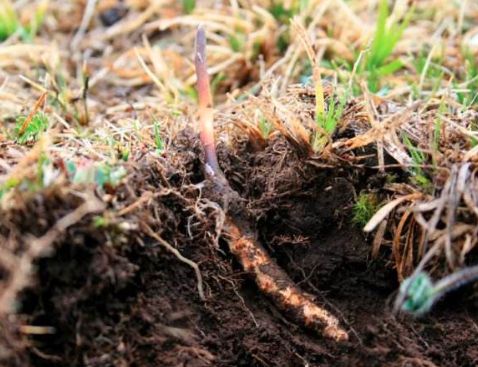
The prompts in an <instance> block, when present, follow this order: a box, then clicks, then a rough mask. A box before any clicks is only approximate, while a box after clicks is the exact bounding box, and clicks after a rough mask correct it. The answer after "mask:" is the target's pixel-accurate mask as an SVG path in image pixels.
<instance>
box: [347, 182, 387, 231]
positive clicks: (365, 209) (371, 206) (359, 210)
mask: <svg viewBox="0 0 478 367" xmlns="http://www.w3.org/2000/svg"><path fill="white" fill-rule="evenodd" d="M380 206H381V203H380V201H379V200H378V197H377V195H376V194H374V193H370V192H365V191H363V192H361V193H360V195H359V196H358V198H357V201H356V202H355V203H354V205H353V217H352V222H353V223H355V224H357V225H358V226H359V227H361V228H363V227H364V226H365V225H366V224H367V223H368V222H369V220H370V219H372V217H373V216H374V214H375V213H376V212H377V211H378V210H379V209H380Z"/></svg>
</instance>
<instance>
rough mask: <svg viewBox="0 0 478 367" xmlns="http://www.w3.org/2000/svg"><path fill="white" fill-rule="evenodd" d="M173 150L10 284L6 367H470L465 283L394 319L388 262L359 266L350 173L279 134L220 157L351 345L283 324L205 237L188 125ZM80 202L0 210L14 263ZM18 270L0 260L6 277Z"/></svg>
mask: <svg viewBox="0 0 478 367" xmlns="http://www.w3.org/2000/svg"><path fill="white" fill-rule="evenodd" d="M176 144H177V146H176V147H175V149H174V152H175V153H174V155H170V156H168V157H167V159H163V157H161V156H157V155H153V154H147V155H145V156H142V157H141V156H138V157H135V158H134V160H133V162H134V163H131V164H129V165H127V171H128V177H127V180H126V182H124V183H123V184H122V185H121V186H120V187H118V188H116V189H111V190H110V192H109V193H106V192H104V191H103V190H96V195H95V196H96V197H97V198H101V200H102V201H103V202H105V203H106V208H105V209H104V210H103V211H102V212H100V213H92V214H87V215H85V216H84V217H82V218H81V219H79V220H78V221H76V222H75V223H74V224H72V225H71V226H70V227H68V228H67V229H66V230H65V231H62V232H61V233H58V235H57V237H55V239H54V241H53V242H52V243H51V244H50V245H51V247H52V248H53V249H54V250H53V251H52V252H51V255H50V256H46V257H45V256H41V257H40V258H39V259H37V260H34V266H35V269H36V272H35V274H36V275H35V277H34V279H35V280H34V283H33V286H32V287H29V288H27V289H26V290H24V291H22V292H21V293H20V295H19V297H18V300H19V303H18V305H17V308H18V309H17V310H18V313H17V315H16V316H11V317H9V318H6V319H3V320H2V332H1V339H0V340H1V341H2V357H3V360H4V365H10V366H66V365H68V366H207V365H214V366H305V365H309V366H331V365H334V366H434V365H436V366H440V365H446V366H473V365H475V364H476V363H477V362H478V354H477V353H476V348H475V346H476V343H475V342H474V335H476V332H477V331H476V324H475V322H476V320H477V319H478V312H477V311H478V309H477V307H476V305H475V304H473V302H470V301H467V300H466V299H465V297H466V294H467V293H466V292H463V293H460V294H458V295H457V296H456V297H454V298H453V302H459V304H461V305H463V306H462V307H456V304H455V305H454V307H450V303H452V301H448V302H447V303H444V304H442V305H441V306H440V307H438V309H437V312H435V313H434V314H433V315H432V316H429V317H426V318H425V319H421V320H416V321H414V320H410V319H406V320H402V319H400V320H396V319H394V318H393V317H391V316H390V309H389V307H388V304H389V301H390V296H391V295H392V294H393V292H394V290H395V289H396V287H397V280H396V275H395V272H394V271H393V270H392V269H389V268H387V267H386V264H385V262H383V261H371V260H370V258H369V255H370V244H369V242H368V241H367V240H366V239H365V238H364V236H363V234H362V233H361V232H360V230H359V229H358V228H357V226H354V225H351V222H350V221H351V210H350V208H351V206H350V204H351V202H353V198H354V193H355V190H357V189H359V188H360V187H356V185H354V182H355V181H352V180H351V179H350V172H348V171H347V169H339V170H324V169H321V168H317V167H315V166H313V165H310V164H307V163H305V162H303V161H301V160H300V158H298V157H296V156H295V155H294V153H293V152H292V151H291V150H290V148H288V144H287V143H286V142H285V141H284V140H283V139H280V138H278V139H275V140H272V141H271V142H270V144H269V145H268V147H266V149H265V150H264V151H262V152H253V153H251V149H250V147H247V145H244V146H243V149H242V150H240V151H238V152H237V153H235V154H232V153H231V152H227V150H225V149H222V150H221V154H220V155H221V156H222V157H223V158H225V159H224V160H222V159H221V161H223V162H225V163H224V170H225V172H226V174H227V175H228V176H229V178H230V180H231V182H232V183H233V184H234V185H235V187H236V188H237V189H238V190H239V191H240V193H241V195H242V196H243V198H244V199H245V200H246V201H247V207H248V208H249V210H250V212H251V213H253V215H254V216H255V218H256V219H257V220H256V225H257V229H258V231H259V233H260V235H261V240H262V242H263V243H264V244H266V246H267V249H268V251H269V252H270V253H271V255H272V256H273V257H274V258H275V259H276V260H277V262H278V263H279V265H280V266H282V267H283V268H284V269H285V271H286V272H287V273H288V275H289V276H290V277H291V278H292V279H293V281H294V282H296V283H297V284H298V285H299V286H300V287H302V289H304V290H305V291H306V292H307V294H308V296H310V297H311V299H315V301H316V302H317V303H318V304H320V305H323V306H324V307H325V308H326V309H329V310H330V311H331V312H333V313H334V314H336V315H338V316H339V318H340V321H341V323H342V324H343V325H344V326H345V327H346V328H347V329H348V330H350V335H351V338H350V341H349V342H346V343H340V344H336V343H334V342H332V341H329V340H326V339H323V338H321V337H319V336H317V335H316V334H314V333H313V332H311V331H307V330H304V329H303V328H301V327H300V326H297V325H295V324H294V323H292V322H291V321H290V320H289V319H288V318H287V317H285V316H284V315H283V314H282V313H281V312H279V311H278V310H277V309H276V308H275V306H273V304H272V303H271V302H270V300H268V299H266V298H264V297H263V296H262V295H261V294H260V293H259V292H258V291H257V288H256V286H255V285H254V284H253V282H252V281H251V280H250V279H249V277H248V276H247V274H244V273H243V272H242V271H241V270H240V266H239V264H237V263H236V261H235V260H233V259H232V258H231V255H230V254H229V252H228V250H227V247H226V246H225V245H224V244H223V243H222V240H220V241H219V242H218V243H217V246H218V247H216V246H215V241H214V233H215V230H216V216H217V212H216V211H215V208H214V205H212V203H210V202H208V201H207V200H206V199H204V198H202V197H201V190H200V187H201V181H202V179H203V176H202V171H201V169H200V167H201V165H202V163H201V159H200V155H199V154H198V151H199V150H198V144H197V140H196V139H195V138H194V137H193V136H192V135H191V134H190V133H184V134H182V135H181V136H180V138H178V139H177V143H176ZM251 154H254V157H255V158H253V159H252V156H251ZM244 162H249V163H248V164H247V165H244V164H242V163H244ZM364 180H365V179H364ZM364 180H362V185H363V184H364V182H366V180H365V181H364ZM84 201H85V198H84V197H82V196H81V195H78V194H77V193H75V187H74V186H73V185H65V186H63V187H62V188H61V189H60V188H58V187H57V188H55V189H50V190H49V191H44V192H40V193H38V194H36V195H33V196H32V197H30V198H27V199H25V201H24V203H23V205H21V206H17V207H16V209H12V210H10V211H6V212H4V213H3V215H2V217H1V220H0V233H1V234H2V236H3V238H8V239H10V243H11V244H12V246H13V245H15V246H16V248H15V249H13V250H12V253H14V254H15V256H17V257H19V258H21V256H22V253H24V252H25V251H26V249H27V247H28V244H29V243H31V242H28V241H31V237H30V236H34V237H35V238H37V239H38V238H43V237H41V236H45V234H46V233H47V232H48V231H49V229H51V228H52V227H53V226H54V225H55V223H58V221H59V220H61V218H64V217H65V216H67V215H68V213H71V212H72V211H75V210H76V209H77V208H78V207H79V206H81V205H82V203H84ZM114 212H116V213H120V215H113V213H114ZM39 218H40V220H39ZM100 218H102V219H100ZM37 223H38V225H37ZM149 231H153V232H154V233H156V234H157V236H159V237H160V238H161V239H162V240H164V241H166V242H167V243H169V244H171V245H172V246H174V247H175V248H177V249H178V250H179V251H180V253H181V254H182V255H183V256H184V257H185V258H187V259H189V260H191V261H193V262H195V263H196V264H198V265H199V268H200V271H201V275H202V280H203V282H204V290H205V294H206V300H201V298H200V296H199V293H198V280H197V278H196V274H195V272H194V270H193V269H192V268H191V267H190V266H188V265H187V264H185V263H184V262H181V261H179V259H178V258H177V257H176V256H175V255H173V254H172V253H171V252H169V251H168V250H167V249H165V247H164V246H162V245H161V243H160V242H158V241H157V238H156V239H155V238H153V237H152V236H151V235H150V232H149ZM13 271H14V269H10V270H8V269H3V268H2V279H3V283H4V284H5V285H6V286H8V284H9V283H8V281H9V279H11V273H12V272H13ZM5 285H4V286H5ZM45 325H48V326H49V328H45V327H44V326H45ZM35 327H36V328H35ZM51 327H53V328H54V330H52V329H51ZM457 328H459V330H460V331H459V332H458V330H457ZM450 330H454V332H453V333H450V332H449V331H450Z"/></svg>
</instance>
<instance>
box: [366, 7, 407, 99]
mask: <svg viewBox="0 0 478 367" xmlns="http://www.w3.org/2000/svg"><path fill="white" fill-rule="evenodd" d="M413 10H414V6H412V7H411V8H410V10H409V11H408V13H407V14H406V16H405V19H404V20H403V21H402V22H400V21H398V20H395V19H394V20H393V21H392V22H389V21H388V19H389V16H390V11H389V8H388V1H387V0H381V1H380V3H379V9H378V21H377V28H376V30H375V34H374V38H373V42H372V45H371V47H370V50H369V52H368V53H367V57H366V59H365V68H366V71H367V72H368V78H369V79H368V80H369V82H368V87H369V89H370V90H371V91H372V92H377V91H378V89H379V81H380V77H383V76H386V75H390V74H393V73H394V72H396V71H397V70H400V69H401V68H402V67H403V63H402V61H400V60H393V61H390V62H388V63H387V59H388V58H389V57H390V55H391V54H392V53H393V50H394V49H395V46H396V45H397V43H398V41H400V39H401V38H402V34H403V31H404V30H405V28H406V27H407V26H408V24H409V23H410V20H411V18H412V15H413ZM387 23H388V24H387Z"/></svg>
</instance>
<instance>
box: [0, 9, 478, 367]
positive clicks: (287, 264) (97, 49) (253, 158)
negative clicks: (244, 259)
mask: <svg viewBox="0 0 478 367" xmlns="http://www.w3.org/2000/svg"><path fill="white" fill-rule="evenodd" d="M39 3H41V2H38V1H26V2H21V1H19V2H14V8H15V9H16V10H17V11H18V12H19V18H20V19H21V20H22V21H24V22H27V20H28V19H30V18H31V17H32V14H34V9H35V6H37V5H38V4H39ZM44 3H45V2H44ZM93 3H95V2H93V1H82V0H78V1H71V2H63V1H53V0H52V1H51V3H50V4H49V11H48V12H47V14H46V15H45V20H44V24H43V25H42V27H40V29H39V31H38V33H37V34H36V35H33V36H31V37H30V38H28V37H27V38H23V37H24V36H21V35H20V34H19V33H14V34H13V35H10V36H9V37H8V38H7V39H6V40H4V41H3V43H2V44H0V119H1V123H2V127H1V130H0V174H1V176H0V204H1V205H0V361H1V363H0V364H1V365H2V366H3V365H5V366H25V367H30V366H31V367H33V366H34V367H59V366H87V367H94V366H98V367H99V366H101V367H107V366H115V367H116V366H120V367H127V366H166V367H176V366H177V367H179V366H182V367H194V366H197V367H199V366H243V367H246V366H284V367H288V366H358V367H359V366H364V367H365V366H366V367H373V366H377V367H381V366H392V367H393V366H396V367H398V366H401V367H418V366H426V367H431V366H447V367H448V366H450V367H453V366H463V367H466V366H476V365H478V299H477V294H478V292H477V288H476V286H473V285H468V286H466V287H464V288H462V289H460V290H459V291H456V292H454V293H451V294H450V295H449V296H448V297H446V298H445V299H444V300H443V301H441V302H439V303H438V304H437V305H436V307H435V308H434V309H433V311H432V312H431V313H430V314H429V315H427V316H425V317H423V318H420V319H414V318H411V317H409V316H406V315H403V314H400V315H397V316H394V315H393V313H392V308H393V302H394V299H395V296H396V293H397V289H398V287H399V284H400V281H401V280H403V278H405V277H407V276H409V275H410V274H411V272H412V270H413V268H415V267H416V266H417V265H418V263H419V262H420V260H421V259H422V257H423V254H424V250H423V249H424V247H422V246H426V244H424V243H425V242H426V241H424V240H423V238H424V237H425V234H427V235H428V241H429V245H430V246H429V247H428V249H429V248H430V247H432V246H431V245H432V244H433V243H441V242H440V241H442V240H443V239H444V238H445V237H446V236H447V235H448V232H447V229H450V228H451V229H450V233H451V232H452V234H450V246H451V255H454V257H453V256H452V257H450V252H448V253H446V251H447V250H449V248H446V249H445V250H444V251H440V252H439V253H437V254H436V256H434V257H433V259H432V260H430V262H429V263H428V264H427V267H426V269H427V270H429V272H430V273H431V274H433V276H435V277H436V278H439V277H442V276H444V275H446V274H449V273H450V272H452V271H453V270H456V269H457V268H460V267H462V266H465V265H473V264H476V263H477V252H476V248H475V245H476V243H477V234H476V226H477V218H478V215H477V214H476V213H478V210H477V207H478V179H477V169H476V167H477V166H478V163H477V157H476V153H477V152H476V149H475V148H476V139H478V136H477V134H476V131H475V130H476V121H477V116H478V114H477V112H476V103H470V100H469V99H468V100H467V99H466V98H469V97H470V98H476V96H477V95H478V94H475V95H473V94H472V93H476V91H477V90H478V87H476V79H477V78H478V67H477V66H476V65H477V64H476V63H475V64H473V65H475V66H473V65H471V61H470V60H471V59H469V58H468V57H469V54H466V55H465V53H464V51H463V50H464V47H465V46H467V47H469V50H471V51H470V52H471V54H472V55H476V52H477V51H478V50H477V48H478V47H476V34H478V29H477V27H476V19H478V9H477V8H476V4H475V3H474V2H473V1H469V2H468V3H467V2H463V3H461V2H453V1H441V0H435V1H419V2H416V6H417V9H416V10H415V12H416V13H414V17H413V19H412V21H411V23H410V25H409V27H407V29H406V31H405V33H404V36H403V39H402V41H401V42H400V43H398V45H397V49H396V50H395V51H394V53H393V54H391V56H389V59H390V60H392V59H395V58H396V59H398V58H399V57H400V58H401V60H402V61H403V65H402V66H401V68H400V69H399V70H397V71H396V72H395V73H385V75H384V76H383V79H380V81H379V88H378V90H377V91H373V92H370V90H369V89H368V88H369V87H372V86H373V83H372V82H374V81H373V80H372V79H373V78H372V79H370V75H369V74H367V71H363V70H359V69H357V70H355V71H353V70H352V69H353V65H354V62H358V61H357V57H359V54H360V51H363V50H364V49H365V48H366V46H367V43H368V42H369V39H370V37H371V36H373V31H374V29H375V28H374V26H375V23H376V20H377V16H378V15H377V13H378V12H379V10H378V8H379V1H372V0H371V1H368V0H367V1H366V0H351V1H316V2H313V1H311V2H307V1H306V2H300V3H301V4H302V5H301V6H299V5H298V4H297V2H294V1H292V2H287V1H285V2H284V3H283V4H282V3H280V4H279V3H274V4H276V5H274V4H273V3H269V2H268V1H258V2H257V4H256V3H249V2H248V1H239V2H237V3H236V2H234V1H232V2H230V3H229V2H219V1H204V2H201V1H198V3H197V4H196V8H195V10H194V11H193V12H192V13H191V14H190V15H187V14H186V13H187V12H188V11H189V10H188V11H187V10H186V9H185V8H184V6H186V5H185V4H186V3H188V4H189V2H187V1H184V2H174V1H164V2H162V1H146V0H144V1H139V0H138V1H119V2H117V1H99V2H98V4H96V5H95V6H97V8H96V9H95V8H93V12H89V10H88V6H91V5H92V4H93ZM382 3H383V1H382ZM411 3H413V2H408V1H397V2H393V4H395V5H396V8H395V10H394V13H393V14H395V15H396V16H397V17H398V18H400V19H401V18H403V17H404V16H405V14H406V11H407V9H409V6H410V4H411ZM466 3H467V4H466ZM277 4H279V5H277ZM1 6H2V5H1V3H0V7H1ZM347 9H348V10H347ZM0 14H1V12H0ZM324 14H325V15H324ZM293 15H299V16H300V22H303V23H304V24H305V25H307V26H309V28H308V30H307V31H308V32H309V33H310V37H311V42H312V43H313V44H314V45H313V47H314V51H315V50H317V54H318V55H320V57H321V58H323V62H322V64H321V65H322V66H321V68H322V70H321V72H322V74H323V78H324V89H325V90H324V96H325V99H326V104H327V106H328V108H329V110H330V106H332V105H337V106H338V105H340V102H339V101H338V100H337V98H338V97H339V96H338V95H339V94H340V93H341V92H343V90H344V89H345V88H346V87H347V85H348V80H349V79H348V78H350V80H351V82H350V85H351V86H353V87H354V88H356V89H357V91H356V92H354V94H353V95H350V96H348V99H347V101H346V104H345V105H344V106H343V107H344V111H343V114H342V115H340V116H339V117H338V120H339V121H338V125H337V128H336V129H335V130H334V132H333V133H332V134H330V135H329V136H328V139H329V140H328V141H327V139H326V144H324V146H322V147H321V148H320V149H318V148H317V144H316V143H317V141H316V140H314V139H317V136H318V135H317V134H318V133H317V131H318V132H319V133H321V131H322V130H320V129H318V128H317V127H316V125H315V123H316V116H315V112H316V110H315V108H316V105H315V101H316V91H317V90H316V89H314V88H313V87H311V86H306V85H305V84H300V85H299V84H297V83H299V82H301V81H304V79H306V78H307V77H310V75H311V72H312V71H311V64H310V61H309V60H307V58H306V53H305V51H304V50H303V47H302V43H301V40H299V38H298V37H296V36H292V35H295V33H293V32H292V30H291V28H290V27H291V26H290V23H289V18H291V17H292V16H293ZM23 18H25V19H27V20H24V19H23ZM87 18H89V19H87ZM84 19H87V20H88V22H86V25H84V24H83V23H82V22H83V21H84ZM344 19H346V20H347V25H348V26H347V27H344V24H343V23H344ZM158 22H159V23H158ZM199 23H206V28H207V34H208V42H209V43H208V44H209V46H208V47H209V48H208V59H209V63H210V65H211V70H210V74H211V77H212V80H213V90H214V93H215V102H216V104H217V110H216V135H217V137H218V155H219V162H220V165H221V168H222V170H223V171H224V173H225V176H226V178H227V180H228V182H229V183H230V185H231V187H232V188H233V189H234V190H236V191H237V192H238V193H239V195H240V196H241V198H242V200H243V202H242V204H241V205H243V206H244V207H245V208H246V209H247V213H248V214H249V219H250V222H251V223H250V224H251V226H252V227H253V228H254V229H255V230H256V231H257V234H258V237H259V240H260V241H261V243H262V244H263V245H264V247H265V248H266V250H267V251H268V253H269V254H270V255H271V257H272V258H273V259H275V260H276V261H277V263H278V264H279V266H280V267H281V268H282V269H283V270H284V271H285V272H286V273H287V274H288V275H289V276H290V278H291V279H292V280H293V282H294V283H296V284H297V285H298V286H299V287H300V288H301V289H302V290H303V291H304V292H305V294H306V295H307V297H310V298H311V299H313V300H314V301H315V302H316V303H317V304H318V305H320V306H323V307H324V308H325V309H327V310H328V311H329V312H330V313H331V314H333V315H335V316H336V317H337V318H338V319H339V320H340V323H341V325H342V326H343V327H344V328H345V329H346V330H347V331H348V333H349V335H350V338H349V340H348V341H346V342H341V343H336V342H334V341H331V340H328V339H326V338H324V337H322V336H320V335H318V333H317V332H314V331H311V330H308V329H306V328H304V327H303V326H302V325H299V324H297V323H295V322H293V321H291V319H289V318H288V316H287V315H285V314H284V313H283V312H282V311H280V310H279V309H278V308H277V307H276V306H275V305H274V304H273V302H272V301H271V300H270V299H269V298H267V297H266V296H264V295H263V294H262V293H261V292H260V291H259V289H258V287H257V285H256V284H255V283H254V281H253V279H252V277H251V276H250V274H247V273H246V272H244V270H243V269H242V268H241V266H240V264H239V262H238V261H237V259H236V258H235V257H234V256H233V255H232V254H231V252H230V250H229V248H228V245H227V241H228V238H227V235H225V234H224V233H223V232H222V229H223V228H222V226H221V223H222V222H221V218H222V217H221V216H222V215H224V213H223V208H221V207H220V206H219V205H218V204H217V203H216V202H214V201H213V200H211V198H210V197H208V195H207V192H206V190H204V191H203V189H204V187H205V186H204V182H205V179H206V178H205V175H204V163H205V162H204V154H203V151H202V146H201V144H200V142H199V139H198V132H197V124H196V122H197V103H196V94H195V93H196V92H195V88H194V86H195V77H194V68H193V63H192V60H191V56H192V54H193V52H192V49H193V44H194V31H195V29H196V26H197V24H199ZM0 24H1V23H0ZM82 24H83V25H82ZM417 34H419V35H420V37H417ZM291 37H292V38H291ZM294 37H295V38H294ZM473 42H475V43H473ZM472 46H473V47H476V48H475V49H473V47H472ZM467 50H468V49H467ZM425 51H426V52H425ZM368 52H371V51H368ZM473 52H475V54H473ZM364 57H366V56H364ZM85 60H86V61H85ZM359 61H360V60H359ZM334 63H335V64H334ZM427 63H428V65H427ZM425 65H427V66H425ZM470 65H471V66H470ZM427 68H428V69H427ZM355 74H356V75H355ZM87 78H89V85H88V88H86V87H85V85H86V84H85V80H86V79H87ZM371 80H372V82H371ZM367 83H368V86H367ZM339 92H340V93H339ZM460 93H461V94H460ZM467 93H468V94H467ZM464 95H466V96H467V97H465V98H464V97H463V96H464ZM42 96H44V100H42V98H43V97H42ZM463 98H464V99H463ZM36 101H40V102H42V103H37V106H36V107H38V110H39V111H41V112H42V113H44V114H45V116H47V118H48V121H49V124H48V126H47V128H46V129H45V130H46V131H43V130H42V131H40V132H41V133H40V134H38V136H35V135H34V134H33V135H29V136H28V137H26V135H25V134H24V133H19V132H18V131H19V128H20V129H21V127H22V124H23V123H24V118H26V116H27V115H28V114H29V113H30V112H31V111H32V110H33V111H34V110H35V102H36ZM475 102H476V101H475ZM34 112H36V111H34ZM19 118H20V119H19ZM22 118H23V119H22ZM30 126H32V125H30ZM315 129H318V130H315ZM404 134H406V136H409V139H410V140H411V141H412V143H410V140H407V139H406V137H405V138H404ZM322 137H323V136H322ZM22 138H24V141H22ZM354 139H355V140H354ZM473 139H475V140H473ZM319 143H320V142H319ZM384 147H385V148H384ZM349 148H350V149H349ZM420 154H423V157H422V158H420V157H421V156H420ZM417 155H418V158H417ZM420 159H421V160H420ZM379 168H380V169H379ZM457 172H460V174H458V173H457ZM465 176H466V177H465ZM463 177H465V178H463ZM419 179H421V180H422V181H420V180H419ZM457 182H458V184H457ZM460 182H461V186H460V184H459V183H460ZM447 185H448V186H447ZM453 185H455V186H453ZM450 187H451V189H450ZM458 187H461V189H459V188H458ZM463 187H468V188H469V190H468V191H466V190H465V189H464V188H463ZM454 188H456V190H454ZM447 190H448V191H447ZM460 190H461V191H460ZM465 191H466V192H465ZM362 192H366V193H372V194H373V195H376V196H377V197H378V198H379V200H380V201H381V202H382V205H384V204H385V203H386V202H387V201H392V200H393V199H396V198H400V197H402V196H405V195H410V194H415V195H416V196H415V197H414V199H413V200H410V203H409V202H404V203H403V204H402V205H397V207H396V208H394V210H393V211H392V210H391V211H390V213H389V215H388V217H387V220H386V226H385V227H383V232H382V234H381V235H380V231H381V229H378V230H376V231H375V232H372V233H368V234H366V233H364V232H363V230H362V229H363V225H364V224H365V223H357V221H356V220H354V218H355V219H356V216H357V209H356V208H357V205H356V203H357V202H358V198H359V197H360V195H361V193H362ZM453 192H460V195H461V194H462V193H465V194H468V196H466V195H465V194H463V198H462V197H461V196H459V197H458V198H456V197H455V196H453ZM420 195H421V196H420ZM447 195H448V196H447ZM417 198H418V199H417ZM439 200H442V201H439ZM437 202H440V203H446V205H445V204H444V205H443V207H442V209H440V210H442V212H439V213H438V215H437V218H438V219H437V223H435V227H433V228H431V229H427V228H425V227H426V226H425V225H423V222H424V221H428V220H430V221H431V219H430V218H433V215H434V212H433V211H430V210H431V209H426V210H425V209H424V210H423V211H422V212H420V210H419V209H417V208H418V207H419V206H420V205H422V207H425V206H427V205H428V208H432V209H436V208H437V207H440V205H438V204H436V203H437ZM414 205H415V206H414ZM443 208H445V209H443ZM413 210H415V211H413ZM412 212H413V214H414V215H416V217H413V215H412ZM451 212H453V213H455V214H456V215H454V216H453V217H450V215H449V213H451ZM372 214H373V213H372ZM408 215H410V216H409V217H408ZM419 215H421V217H419ZM412 217H413V218H416V219H410V218H412ZM407 218H408V219H407ZM420 218H421V220H422V222H420ZM450 218H451V219H450ZM368 219H370V218H368ZM420 223H421V224H420ZM427 223H428V222H427ZM453 226H454V227H453ZM452 227H453V228H452ZM455 230H456V233H455V232H454V231H455ZM427 231H428V232H427ZM397 233H398V235H396V234H397ZM452 240H453V241H452ZM434 241H435V242H434ZM443 243H445V241H444V240H443ZM168 245H170V246H172V248H174V249H177V250H178V251H179V253H180V254H181V255H182V256H183V257H184V258H185V259H188V260H190V261H192V262H193V263H194V264H197V266H198V268H199V272H200V276H201V277H202V282H203V288H204V293H205V297H204V299H201V297H200V296H199V292H198V274H196V273H195V271H194V269H193V267H192V266H191V262H189V263H187V261H186V262H185V261H181V260H180V258H179V257H178V256H176V255H175V254H173V253H172V252H171V251H170V249H169V250H168V248H167V246H168ZM442 246H443V247H445V245H442ZM184 258H183V260H184ZM451 258H453V259H454V260H453V261H454V262H453V261H452V262H451V263H450V259H451ZM194 264H193V265H194Z"/></svg>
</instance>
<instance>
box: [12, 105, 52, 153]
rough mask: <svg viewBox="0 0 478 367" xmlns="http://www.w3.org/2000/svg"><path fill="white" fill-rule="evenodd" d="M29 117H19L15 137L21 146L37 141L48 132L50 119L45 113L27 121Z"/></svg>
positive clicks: (40, 113) (39, 113)
mask: <svg viewBox="0 0 478 367" xmlns="http://www.w3.org/2000/svg"><path fill="white" fill-rule="evenodd" d="M27 119H28V116H19V117H18V118H17V124H16V126H15V129H14V135H15V137H16V138H17V141H18V143H19V144H22V145H24V144H26V143H27V142H34V141H37V140H38V138H39V137H40V135H41V134H42V133H43V132H45V131H47V130H48V126H49V121H48V117H47V116H46V115H45V113H43V112H41V111H40V112H37V113H35V114H34V115H33V116H32V117H31V118H30V121H29V122H28V121H27Z"/></svg>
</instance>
